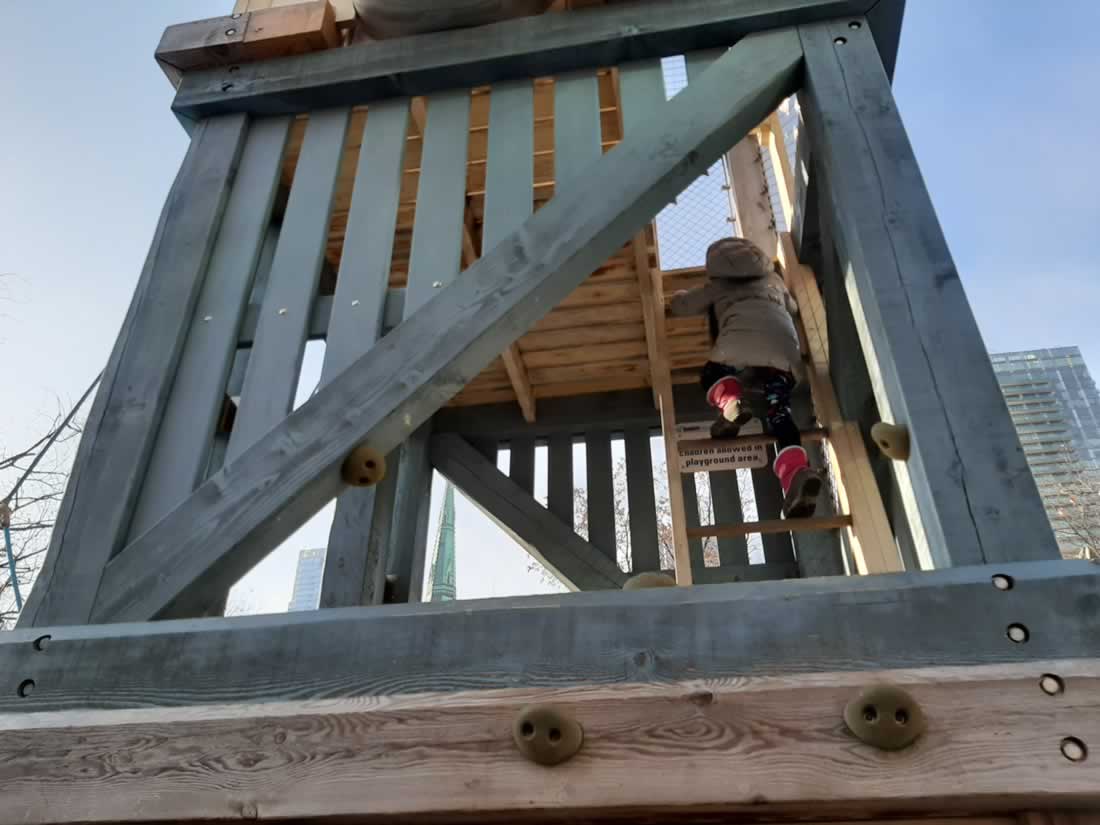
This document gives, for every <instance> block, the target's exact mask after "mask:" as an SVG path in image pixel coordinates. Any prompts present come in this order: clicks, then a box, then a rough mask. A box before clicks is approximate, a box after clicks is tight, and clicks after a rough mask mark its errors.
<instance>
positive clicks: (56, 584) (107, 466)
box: [19, 115, 248, 626]
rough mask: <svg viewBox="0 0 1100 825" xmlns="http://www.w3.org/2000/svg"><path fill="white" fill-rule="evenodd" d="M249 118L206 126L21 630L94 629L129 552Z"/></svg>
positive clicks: (170, 203)
mask: <svg viewBox="0 0 1100 825" xmlns="http://www.w3.org/2000/svg"><path fill="white" fill-rule="evenodd" d="M247 130H248V124H247V118H245V117H244V116H241V115H232V116H228V117H221V118H214V119H211V120H208V121H205V122H203V123H201V124H199V125H198V126H197V127H196V129H195V131H194V133H193V135H192V138H191V145H190V147H189V148H188V150H187V155H186V156H185V158H184V160H183V164H182V165H181V167H180V171H179V173H178V174H177V176H176V180H175V182H174V183H173V185H172V189H171V191H170V192H169V193H168V199H167V201H166V202H165V205H164V209H163V211H162V212H161V217H160V222H159V223H158V225H157V230H156V234H155V236H154V237H153V242H152V246H151V248H150V250H149V254H148V256H147V258H146V261H145V266H144V269H143V270H142V273H141V278H140V280H139V281H138V285H137V289H136V291H135V293H134V297H133V300H132V301H131V303H130V309H129V311H128V312H127V315H126V319H125V321H124V322H123V325H122V330H121V331H120V333H119V337H118V340H117V341H116V342H115V346H114V349H113V350H112V352H111V357H110V360H109V361H108V363H107V368H106V370H105V371H104V374H103V380H102V382H101V384H100V387H99V390H98V392H97V393H96V399H95V401H94V402H93V404H92V407H91V410H90V412H89V414H88V420H87V422H86V424H85V433H84V437H83V438H82V439H81V441H80V447H79V449H78V450H77V455H76V461H75V463H74V465H73V472H72V475H71V477H70V478H69V483H68V485H67V486H66V489H65V497H64V499H63V500H62V502H61V508H60V510H59V511H58V515H57V519H56V521H55V524H54V529H53V534H52V536H51V539H50V546H49V550H48V551H47V553H46V558H45V563H44V565H43V568H42V571H41V573H40V574H39V576H38V579H37V581H36V582H35V586H34V589H33V590H32V591H31V594H30V596H29V598H28V599H27V602H26V604H25V605H24V608H23V612H22V614H21V616H20V620H19V623H20V625H21V626H34V625H41V624H80V623H82V622H86V621H88V619H89V617H90V614H91V613H92V609H93V607H92V602H93V600H94V599H95V597H96V587H95V583H96V582H98V581H99V580H100V576H101V575H102V573H103V569H104V566H105V565H106V564H107V563H108V561H109V560H110V558H111V557H112V555H114V554H115V552H116V551H117V550H118V549H119V548H121V547H122V546H123V544H124V541H125V537H126V532H127V529H128V527H129V520H130V517H131V514H132V512H133V508H134V506H135V504H136V502H137V498H138V493H139V491H140V488H141V483H142V481H143V479H144V475H145V468H146V460H147V458H148V456H149V451H150V450H151V449H152V446H153V441H154V439H155V438H156V433H157V430H158V429H159V427H160V423H161V415H162V413H163V411H164V408H165V405H166V404H167V402H168V396H169V392H170V391H171V387H172V380H173V378H174V377H175V373H176V367H177V364H178V362H179V358H180V353H181V351H182V349H183V346H184V340H185V338H186V335H187V330H188V328H189V326H190V323H191V317H192V315H193V310H194V307H195V304H196V302H197V301H198V297H199V294H200V290H201V287H202V283H203V277H204V275H205V273H206V267H207V262H208V260H209V256H210V253H211V250H212V249H213V246H214V240H215V236H216V233H217V230H218V226H219V225H220V223H221V219H222V213H223V210H224V208H225V205H226V201H227V200H228V197H229V192H230V187H231V186H232V183H233V180H234V177H235V175H236V172H237V162H238V159H239V157H240V152H241V149H242V147H243V145H244V141H245V136H246V134H247Z"/></svg>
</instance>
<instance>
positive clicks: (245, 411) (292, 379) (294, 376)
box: [225, 109, 351, 585]
mask: <svg viewBox="0 0 1100 825" xmlns="http://www.w3.org/2000/svg"><path fill="white" fill-rule="evenodd" d="M350 117H351V111H350V110H349V109H334V110H329V111H325V112H315V113H314V114H312V115H311V116H310V119H309V125H308V126H306V134H305V139H304V141H303V143H302V152H301V155H300V156H299V158H298V165H297V167H296V170H295V175H294V182H293V184H292V185H291V188H290V199H289V201H288V202H287V207H286V214H285V215H284V216H283V224H282V229H281V231H280V233H279V243H278V246H277V247H276V249H275V259H274V261H272V264H271V273H270V275H269V276H268V281H267V288H266V289H265V290H264V298H263V309H262V310H261V312H260V320H259V323H258V324H257V327H256V341H255V343H254V344H253V346H252V353H251V355H250V356H249V359H248V370H247V371H246V372H245V377H244V387H243V388H242V390H241V402H240V405H239V406H238V408H237V417H236V419H235V421H234V423H233V432H232V433H231V434H230V436H229V448H228V450H227V451H226V456H225V462H226V464H232V463H233V462H234V461H236V460H237V458H238V457H239V456H240V455H241V454H242V453H244V452H245V450H247V449H248V448H249V447H251V446H252V445H253V444H255V443H256V441H257V440H258V439H259V438H260V437H261V436H263V435H264V433H266V432H267V431H268V430H270V429H271V428H272V427H274V426H275V425H277V424H279V423H280V422H281V421H282V420H283V419H284V418H286V416H287V415H288V414H289V413H290V408H291V405H292V404H293V402H294V393H295V391H296V390H297V388H298V372H299V370H300V368H301V364H302V354H303V353H304V351H305V344H306V338H307V335H308V330H309V316H310V307H311V305H312V303H313V298H314V296H315V295H316V294H317V284H318V281H319V279H320V277H321V264H322V262H323V261H324V256H325V245H326V243H327V241H328V223H329V214H330V212H331V210H332V199H333V196H334V195H335V193H336V174H337V172H338V171H339V169H340V158H341V155H342V151H343V147H344V139H345V137H346V136H347V131H348V122H349V120H350ZM226 584H227V585H228V584H232V582H227V583H226Z"/></svg>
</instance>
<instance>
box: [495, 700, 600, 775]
mask: <svg viewBox="0 0 1100 825" xmlns="http://www.w3.org/2000/svg"><path fill="white" fill-rule="evenodd" d="M512 739H514V740H515V743H516V747H517V748H519V752H520V753H522V754H523V755H524V756H525V757H527V758H528V759H530V760H531V761H532V762H534V763H535V764H537V765H546V766H548V767H549V766H551V765H560V764H561V763H562V762H566V761H568V760H569V759H572V758H573V757H574V756H576V755H577V752H578V751H579V750H580V749H581V745H583V744H584V729H583V728H582V727H581V725H580V723H579V722H578V721H577V720H576V719H574V718H573V717H572V716H571V715H570V714H569V713H567V712H566V711H565V710H563V709H561V708H558V707H556V706H554V705H529V706H528V707H525V708H523V710H521V711H520V712H519V714H518V715H517V716H516V719H515V722H513V723H512Z"/></svg>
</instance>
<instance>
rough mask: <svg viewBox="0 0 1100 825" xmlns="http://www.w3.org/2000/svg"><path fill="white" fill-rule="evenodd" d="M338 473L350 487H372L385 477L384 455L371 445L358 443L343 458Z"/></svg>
mask: <svg viewBox="0 0 1100 825" xmlns="http://www.w3.org/2000/svg"><path fill="white" fill-rule="evenodd" d="M340 475H342V476H343V478H344V483H346V484H350V485H351V486H352V487H373V486H374V485H375V484H377V483H378V482H379V481H381V480H382V479H383V478H385V477H386V457H385V456H384V455H382V454H381V453H380V452H378V450H375V449H374V448H373V447H368V446H367V445H366V444H360V445H359V446H358V447H356V448H355V449H354V450H352V451H351V454H350V455H349V456H348V457H347V458H346V459H344V466H343V467H341V468H340Z"/></svg>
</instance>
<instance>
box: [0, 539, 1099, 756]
mask: <svg viewBox="0 0 1100 825" xmlns="http://www.w3.org/2000/svg"><path fill="white" fill-rule="evenodd" d="M597 555H598V554H597ZM1097 572H1098V571H1097V567H1096V566H1095V565H1092V564H1089V563H1088V562H1063V561H1055V562H1032V563H1021V564H1007V565H998V566H995V567H986V566H982V567H970V568H961V567H960V568H952V569H948V570H939V571H935V572H932V573H899V574H889V575H882V576H852V577H829V578H823V579H792V580H787V581H767V582H753V583H751V584H726V585H718V586H712V587H676V588H673V587H670V588H662V589H660V590H646V591H637V592H625V593H624V592H590V593H569V594H559V595H548V596H531V597H523V598H512V599H491V600H486V601H481V602H478V601H463V602H454V603H451V604H430V605H388V606H385V607H367V608H364V607H356V608H342V609H336V610H319V611H310V612H302V613H293V614H282V615H270V616H247V617H237V618H232V619H221V618H218V619H199V620H181V621H169V622H145V623H135V624H122V625H99V626H95V625H93V626H84V627H51V628H49V629H38V630H36V629H28V630H17V631H15V632H12V633H4V634H0V672H2V673H4V674H6V678H7V680H8V681H7V684H9V685H18V684H19V683H20V682H21V681H22V680H24V679H33V680H34V681H35V690H34V693H33V694H31V696H29V697H26V698H24V697H20V696H18V695H17V692H16V690H15V689H14V687H11V689H9V690H4V691H0V712H2V713H4V714H10V716H9V717H8V718H9V720H11V724H13V725H14V724H18V720H19V718H20V717H21V716H22V715H23V714H27V713H30V712H35V711H55V710H70V709H73V710H78V709H79V710H82V709H88V708H126V707H157V706H182V705H201V704H211V703H214V704H224V703H245V702H272V701H279V700H287V699H297V700H303V699H330V698H336V697H352V696H363V697H379V696H387V695H394V694H410V693H428V692H439V693H449V692H454V691H469V690H487V689H495V688H519V687H538V686H545V687H557V688H566V687H569V686H573V685H578V686H579V685H585V686H589V687H591V686H593V685H626V684H639V683H642V684H654V683H661V682H666V683H667V682H673V681H688V680H700V679H702V680H736V679H739V678H751V677H754V676H782V675H787V674H793V673H817V672H838V671H851V672H859V671H865V670H879V669H882V670H890V669H904V668H922V667H933V666H934V667H952V666H967V665H982V664H985V665H989V664H1006V663H1024V662H1042V661H1044V660H1055V659H1079V658H1082V657H1092V656H1095V655H1096V651H1097V650H1098V649H1100V624H1098V623H1097V622H1096V616H1095V606H1096V605H1097V604H1098V603H1100V576H1098V575H1097ZM994 574H1001V575H1006V576H1010V577H1011V581H1012V582H1013V584H1014V586H1013V587H1012V589H1010V590H998V589H997V588H996V587H994V586H993V583H992V581H991V577H992V575H994ZM1014 623H1016V624H1021V625H1024V626H1025V627H1027V628H1028V630H1029V631H1030V639H1029V641H1028V642H1027V643H1026V644H1015V643H1013V642H1011V641H1010V640H1009V639H1008V637H1007V635H1006V629H1007V628H1008V626H1009V625H1010V624H1014ZM44 634H48V635H49V636H50V639H49V642H48V644H47V646H46V650H45V651H44V652H43V651H41V650H37V649H36V647H35V645H34V644H33V642H34V640H35V639H37V638H39V637H40V636H42V635H44ZM429 640H430V645H428V647H425V642H426V641H429ZM560 663H568V667H563V666H562V665H561V664H560ZM1041 673H1042V671H1039V670H1037V671H1036V676H1035V678H1036V687H1035V691H1036V701H1039V700H1044V699H1045V698H1046V697H1043V696H1042V694H1041V693H1040V692H1039V688H1038V678H1039V674H1041ZM272 674H278V678H272ZM1051 701H1052V702H1055V701H1057V700H1056V699H1052V700H1051ZM836 724H838V725H839V724H840V722H839V717H838V721H837V722H836ZM1058 735H1061V734H1055V738H1054V739H1053V747H1054V748H1055V754H1057V750H1056V748H1057V741H1058V740H1057V736H1058ZM1054 758H1056V759H1057V758H1059V757H1057V756H1055V757H1054ZM1068 769H1071V768H1067V770H1068Z"/></svg>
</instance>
